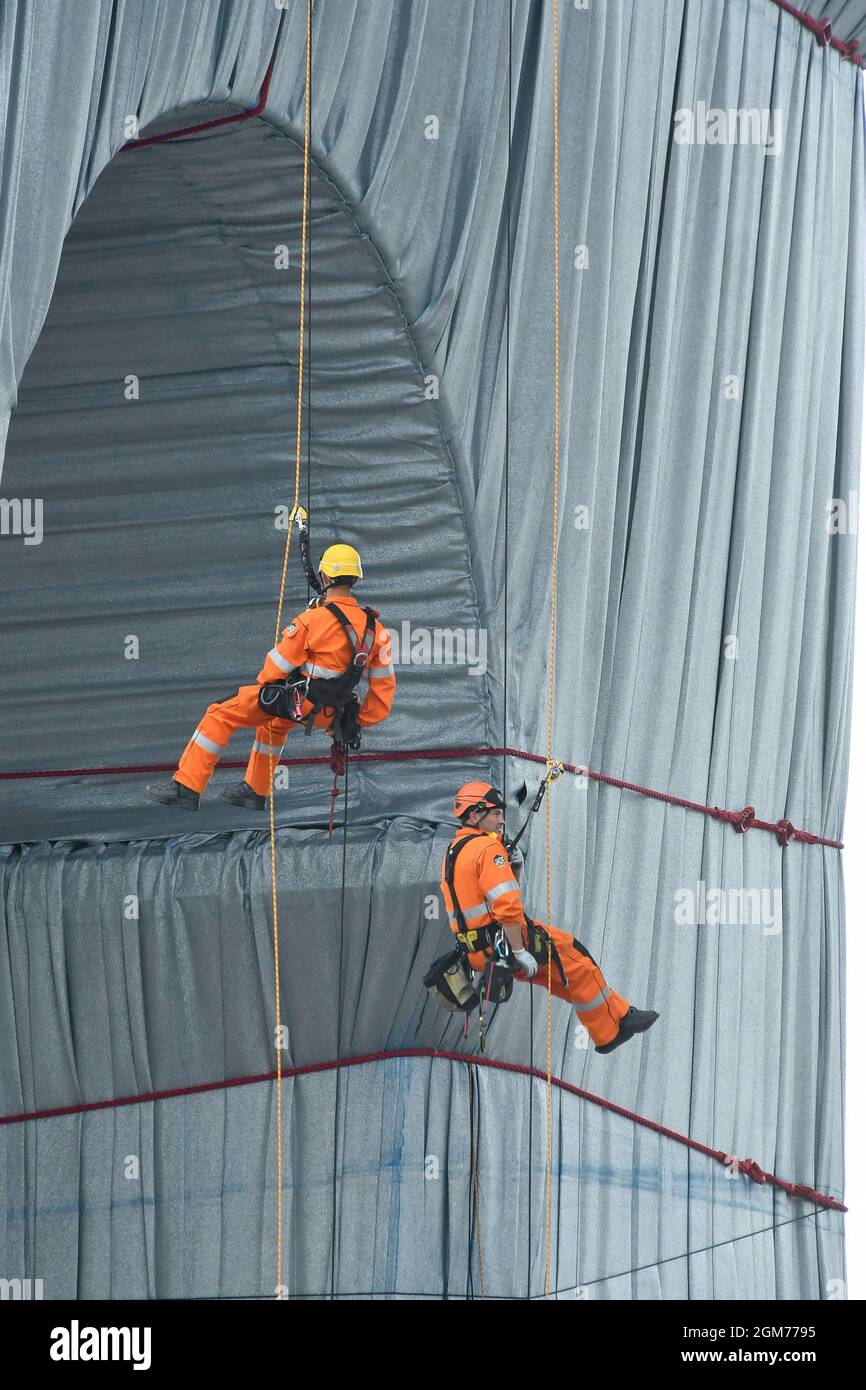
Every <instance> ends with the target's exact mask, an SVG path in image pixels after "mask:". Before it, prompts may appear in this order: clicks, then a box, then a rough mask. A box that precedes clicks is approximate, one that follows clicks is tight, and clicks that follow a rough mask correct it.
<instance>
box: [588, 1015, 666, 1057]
mask: <svg viewBox="0 0 866 1390" xmlns="http://www.w3.org/2000/svg"><path fill="white" fill-rule="evenodd" d="M657 1018H658V1014H657V1013H656V1012H655V1011H654V1010H653V1009H636V1008H635V1006H634V1004H629V1007H628V1013H626V1014H623V1016H622V1018H621V1019H620V1021H619V1032H618V1033H617V1035H616V1037H615V1038H613V1039H612V1041H611V1042H609V1043H605V1044H604V1046H603V1047H596V1049H595V1050H596V1052H613V1050H614V1048H616V1047H619V1045H620V1043H624V1042H628V1040H629V1038H633V1037H634V1035H635V1033H645V1032H646V1030H647V1029H648V1028H652V1026H653V1024H654V1023H655V1021H656V1019H657Z"/></svg>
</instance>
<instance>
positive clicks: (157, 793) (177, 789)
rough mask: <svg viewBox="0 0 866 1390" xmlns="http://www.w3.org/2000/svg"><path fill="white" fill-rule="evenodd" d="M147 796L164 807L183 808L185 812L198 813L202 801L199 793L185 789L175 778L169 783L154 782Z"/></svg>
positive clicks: (188, 788) (189, 788)
mask: <svg viewBox="0 0 866 1390" xmlns="http://www.w3.org/2000/svg"><path fill="white" fill-rule="evenodd" d="M147 794H148V796H149V797H150V799H151V801H159V802H160V803H161V804H162V805H163V806H182V807H183V809H184V810H185V811H197V810H198V804H199V801H200V800H201V798H200V796H199V794H198V792H194V791H193V790H192V788H191V787H185V786H184V785H183V782H176V781H175V780H174V778H173V777H172V778H171V780H170V781H169V782H154V783H153V784H152V785H151V786H149V787H148V789H147Z"/></svg>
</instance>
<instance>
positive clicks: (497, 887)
mask: <svg viewBox="0 0 866 1390" xmlns="http://www.w3.org/2000/svg"><path fill="white" fill-rule="evenodd" d="M515 890H516V891H517V892H518V893H519V892H520V884H519V883H518V882H517V879H516V878H509V879H508V880H507V882H505V883H497V884H494V886H493V887H492V888H491V889H490V891H489V893H485V895H484V896H485V897H486V899H487V901H488V902H489V903H492V902H493V901H494V900H495V899H496V898H501V897H502V894H503V893H513V892H514V891H515Z"/></svg>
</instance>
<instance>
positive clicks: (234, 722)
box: [175, 685, 262, 792]
mask: <svg viewBox="0 0 866 1390" xmlns="http://www.w3.org/2000/svg"><path fill="white" fill-rule="evenodd" d="M258 699H259V687H258V686H257V685H242V686H241V687H240V689H239V690H238V693H237V695H232V696H231V697H230V698H229V699H228V700H218V701H216V702H215V703H214V704H212V705H208V707H207V709H206V711H205V713H204V716H203V718H202V719H201V721H200V723H199V726H198V728H197V729H196V731H195V733H194V734H193V736H192V738H191V739H190V741H189V743H188V744H187V745H186V748H185V749H184V750H183V753H182V754H181V758H180V762H179V763H178V765H177V772H176V773H175V778H176V780H177V781H178V782H182V783H183V785H184V786H185V787H190V788H191V789H192V790H193V791H196V792H203V791H204V789H205V787H206V786H207V784H208V782H209V781H210V779H211V773H212V772H213V770H214V768H215V767H216V765H217V763H218V762H219V760H220V758H221V757H222V755H223V753H224V752H225V751H226V748H227V747H228V742H229V739H230V738H231V736H232V734H233V733H234V732H235V730H236V729H244V728H246V729H249V728H255V726H256V725H257V724H258V722H259V720H260V719H261V717H262V716H261V710H260V709H259V705H258Z"/></svg>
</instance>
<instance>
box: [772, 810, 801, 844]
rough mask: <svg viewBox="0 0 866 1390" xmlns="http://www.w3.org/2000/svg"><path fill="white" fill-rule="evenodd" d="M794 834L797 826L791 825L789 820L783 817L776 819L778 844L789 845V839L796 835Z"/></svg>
mask: <svg viewBox="0 0 866 1390" xmlns="http://www.w3.org/2000/svg"><path fill="white" fill-rule="evenodd" d="M796 834H797V827H796V825H792V823H791V821H789V820H786V819H785V818H784V817H783V818H782V820H780V821H777V823H776V839H777V840H778V841H779V844H780V845H782V846H783V847H784V846H785V845H789V844H790V843H791V841H792V840H793V839H794V838H795V837H796Z"/></svg>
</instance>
